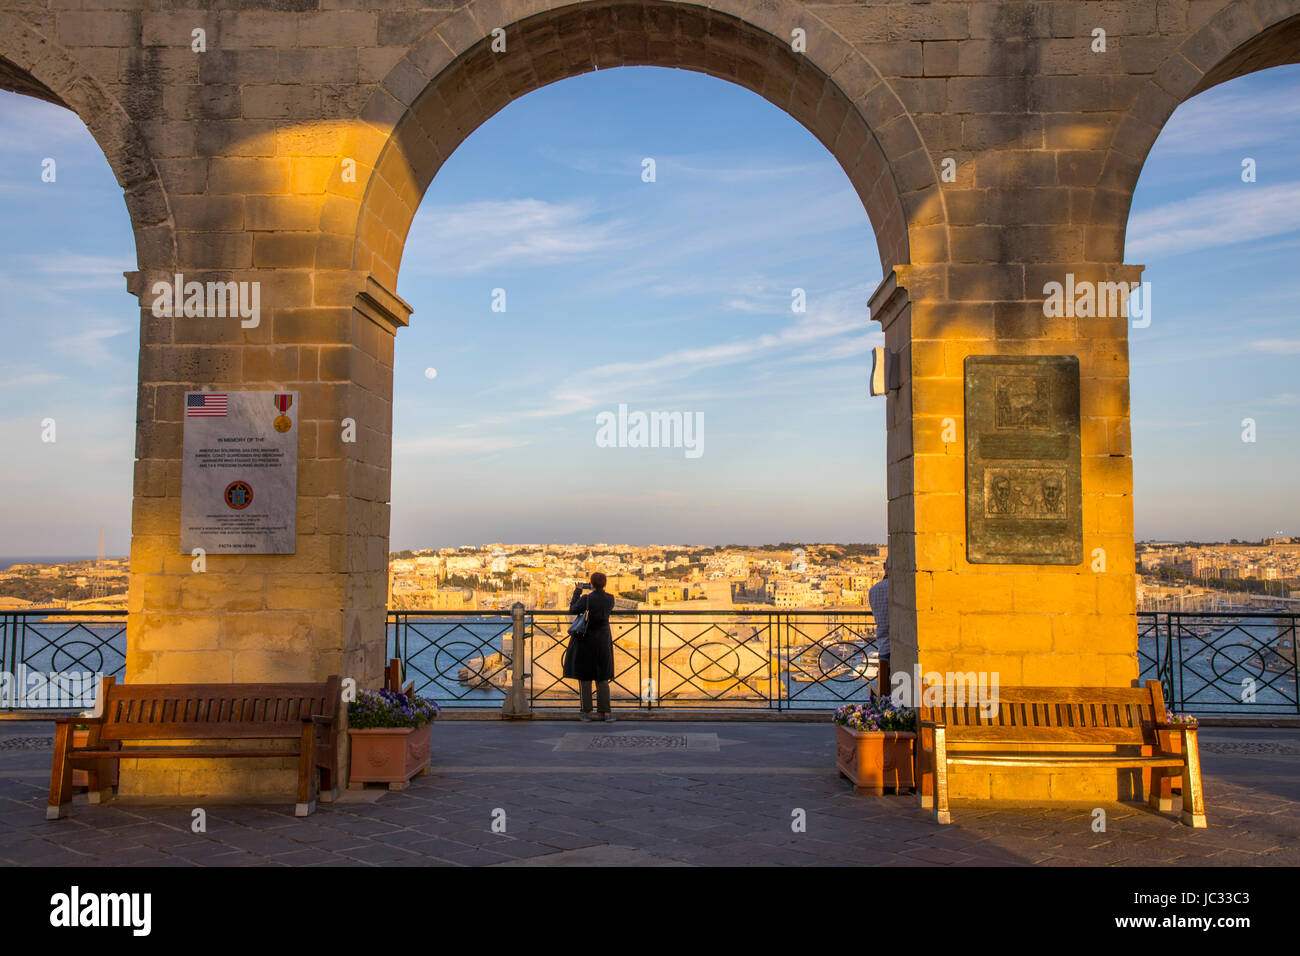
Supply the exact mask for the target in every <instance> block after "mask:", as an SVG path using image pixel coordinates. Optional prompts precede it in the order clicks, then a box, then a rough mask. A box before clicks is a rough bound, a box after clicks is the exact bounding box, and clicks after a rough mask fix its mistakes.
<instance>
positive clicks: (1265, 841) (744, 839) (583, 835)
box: [0, 720, 1300, 866]
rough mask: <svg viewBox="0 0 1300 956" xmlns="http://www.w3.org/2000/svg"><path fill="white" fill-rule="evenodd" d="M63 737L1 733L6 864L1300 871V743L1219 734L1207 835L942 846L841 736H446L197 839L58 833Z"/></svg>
mask: <svg viewBox="0 0 1300 956" xmlns="http://www.w3.org/2000/svg"><path fill="white" fill-rule="evenodd" d="M50 728H51V725H49V724H37V723H30V722H19V721H0V864H4V865H47V866H48V865H54V866H60V865H62V866H96V865H104V864H109V863H112V864H122V865H144V866H152V865H164V866H193V865H199V866H240V865H248V864H254V865H257V864H264V865H276V866H281V865H282V866H291V865H295V866H337V865H361V866H376V865H385V864H397V865H420V866H445V865H453V866H460V865H503V866H552V865H621V864H634V865H653V866H682V865H744V864H756V865H766V864H793V865H808V864H823V865H824V864H832V865H872V864H883V865H890V866H895V865H917V866H936V865H938V866H944V865H954V866H969V865H984V864H995V865H1012V866H1019V865H1034V864H1040V865H1041V864H1047V865H1067V866H1075V865H1102V866H1111V865H1126V864H1142V865H1151V864H1159V865H1168V864H1175V865H1176V864H1180V863H1187V864H1213V865H1229V866H1232V865H1248V866H1254V865H1279V864H1285V865H1292V866H1294V865H1297V864H1300V817H1298V816H1297V813H1296V811H1297V808H1298V807H1300V731H1297V730H1266V729H1250V730H1244V729H1232V730H1227V729H1219V728H1203V729H1202V732H1201V743H1202V761H1203V763H1204V767H1205V776H1206V795H1207V797H1206V799H1207V805H1208V813H1209V819H1210V827H1209V828H1208V829H1205V830H1192V829H1191V828H1189V827H1184V826H1181V825H1180V824H1179V823H1177V822H1176V821H1175V820H1174V819H1173V817H1172V816H1168V815H1157V814H1154V813H1152V812H1150V811H1148V810H1146V809H1145V808H1140V807H1135V806H1126V805H1113V806H1110V807H1107V808H1106V809H1107V813H1108V817H1109V819H1108V827H1107V832H1105V833H1094V832H1093V830H1092V827H1091V822H1092V815H1091V812H1090V810H1089V809H1088V808H1075V809H1063V808H1057V809H1054V810H1024V809H1017V810H1008V809H1000V810H993V809H988V808H966V809H961V808H957V809H955V810H954V814H953V816H954V820H955V821H956V822H955V823H954V824H953V825H952V826H948V827H942V828H941V827H938V826H936V825H934V824H933V823H931V822H930V818H929V816H928V814H927V813H926V812H924V811H922V810H920V809H919V808H918V807H917V806H916V803H915V799H914V798H912V797H910V796H901V797H894V796H885V797H867V796H855V795H854V794H853V792H852V790H851V788H850V787H849V785H848V783H847V782H846V781H844V780H841V779H840V778H839V777H838V775H837V774H836V772H835V770H834V749H833V739H834V735H833V734H832V732H831V728H830V726H829V725H828V724H808V723H736V722H725V723H724V722H718V723H699V722H689V723H687V722H682V723H664V722H658V721H656V722H643V723H636V722H633V721H624V722H619V723H615V724H580V723H577V722H573V721H531V722H510V723H504V722H500V721H456V720H442V721H439V722H438V724H437V725H436V726H435V727H434V743H435V748H434V750H435V755H434V761H435V765H434V770H433V773H431V774H430V775H429V776H425V777H421V778H417V779H416V780H415V781H414V782H413V783H412V785H411V787H410V788H409V789H407V790H405V791H398V792H389V791H387V790H383V789H370V790H366V791H364V792H361V793H356V792H353V793H348V794H346V795H345V798H344V799H343V800H341V801H339V802H336V803H332V804H322V805H321V806H320V808H319V809H318V810H317V812H316V813H315V814H313V815H312V816H311V817H307V818H303V819H299V818H296V817H294V816H293V806H292V798H291V797H286V799H285V801H284V803H283V804H277V805H273V806H221V805H210V806H207V807H205V810H206V813H207V832H206V833H202V834H196V833H193V832H191V830H190V820H191V815H190V811H191V807H189V806H184V807H175V806H173V807H160V806H140V805H134V804H127V803H121V802H115V803H111V804H106V805H100V806H91V805H90V804H88V803H87V802H86V798H85V796H84V795H82V796H78V797H77V798H76V800H75V801H74V804H73V806H72V808H71V812H70V815H69V816H68V817H67V818H65V819H63V820H57V821H49V822H47V821H46V820H45V818H44V805H45V800H46V794H47V789H48V781H49V761H50V750H49V738H50V736H51V730H50ZM194 806H203V803H202V801H197V800H196V801H195V804H194ZM796 809H801V810H803V811H804V813H805V814H806V820H807V831H806V832H804V833H795V832H792V829H791V823H792V820H793V816H792V813H793V812H794V811H795V810H796ZM503 814H504V824H505V832H504V833H496V832H493V829H492V824H493V820H494V817H495V818H496V819H500V818H501V817H502V815H503Z"/></svg>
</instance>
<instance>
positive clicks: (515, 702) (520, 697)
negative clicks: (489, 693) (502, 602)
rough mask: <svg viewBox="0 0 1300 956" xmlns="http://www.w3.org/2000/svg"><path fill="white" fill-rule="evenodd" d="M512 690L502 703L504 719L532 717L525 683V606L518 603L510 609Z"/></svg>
mask: <svg viewBox="0 0 1300 956" xmlns="http://www.w3.org/2000/svg"><path fill="white" fill-rule="evenodd" d="M510 623H511V631H510V633H511V637H510V642H511V643H510V690H509V692H507V693H506V699H505V700H504V701H502V703H501V716H502V717H531V716H532V710H531V709H530V707H529V706H528V685H527V684H526V683H525V680H524V679H525V677H526V676H527V675H526V674H525V673H524V660H525V657H526V655H527V651H526V650H525V648H524V605H523V604H522V603H521V602H519V601H516V602H515V603H514V604H513V605H512V606H511V608H510Z"/></svg>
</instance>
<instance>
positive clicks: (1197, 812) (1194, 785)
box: [1183, 728, 1208, 828]
mask: <svg viewBox="0 0 1300 956" xmlns="http://www.w3.org/2000/svg"><path fill="white" fill-rule="evenodd" d="M1183 747H1184V748H1185V749H1186V751H1187V752H1186V753H1185V754H1184V755H1183V760H1184V765H1183V823H1185V824H1186V825H1187V826H1189V827H1197V828H1200V827H1204V826H1207V825H1208V824H1206V822H1205V794H1204V792H1203V791H1202V789H1201V752H1200V749H1199V748H1198V746H1197V743H1196V730H1195V729H1194V728H1189V729H1188V730H1187V731H1186V732H1185V734H1184V736H1183Z"/></svg>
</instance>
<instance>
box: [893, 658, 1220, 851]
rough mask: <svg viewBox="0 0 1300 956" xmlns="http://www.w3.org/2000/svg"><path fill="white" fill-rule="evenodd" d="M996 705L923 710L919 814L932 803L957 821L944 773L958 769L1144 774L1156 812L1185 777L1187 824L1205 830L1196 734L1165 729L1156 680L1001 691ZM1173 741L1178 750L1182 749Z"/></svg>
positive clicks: (940, 814) (1167, 805) (946, 819)
mask: <svg viewBox="0 0 1300 956" xmlns="http://www.w3.org/2000/svg"><path fill="white" fill-rule="evenodd" d="M997 705H998V706H997V712H996V713H995V714H992V715H990V716H985V709H984V708H981V706H980V705H979V703H978V702H977V701H968V702H967V703H965V704H961V705H957V706H942V707H938V706H933V707H926V706H922V707H921V708H920V714H919V716H920V731H921V732H920V735H919V739H918V741H917V743H918V751H917V756H918V763H919V764H920V768H919V769H920V775H921V787H920V791H919V792H920V794H921V795H922V806H927V805H928V801H927V799H926V797H927V796H928V795H930V794H933V805H934V817H935V820H936V821H937V822H939V823H951V822H952V816H951V813H950V810H949V807H948V771H949V769H950V768H952V767H954V766H962V767H995V768H1008V769H1011V768H1035V769H1047V770H1056V771H1063V770H1070V769H1073V768H1088V769H1094V768H1101V769H1106V768H1114V769H1116V770H1139V771H1141V773H1142V777H1141V778H1142V782H1143V786H1145V788H1146V790H1147V798H1148V800H1149V802H1150V803H1151V805H1152V806H1153V807H1155V808H1156V809H1159V810H1169V809H1171V803H1172V801H1171V799H1170V784H1171V783H1172V781H1173V779H1174V778H1177V777H1181V778H1182V791H1183V813H1182V821H1183V823H1185V824H1187V825H1188V826H1192V827H1203V826H1205V825H1206V822H1205V802H1204V795H1203V793H1202V787H1201V764H1200V755H1199V753H1198V751H1197V742H1196V728H1195V727H1188V726H1184V725H1182V724H1171V723H1169V721H1168V715H1167V714H1166V713H1165V700H1164V692H1163V690H1162V689H1161V686H1160V682H1159V681H1154V680H1151V681H1147V682H1146V684H1145V686H1143V687H1002V688H1000V689H999V691H998V700H997ZM1173 739H1178V740H1179V742H1180V743H1181V748H1180V749H1179V750H1175V749H1174V748H1173V746H1172V741H1173ZM990 745H994V746H995V747H1003V746H1005V745H1034V746H1040V747H1052V746H1056V747H1058V748H1061V749H1058V750H1045V749H1038V750H1015V749H989V747H990ZM1065 745H1069V746H1070V747H1071V748H1074V747H1085V748H1087V749H1084V750H1080V749H1065ZM1123 751H1127V752H1123Z"/></svg>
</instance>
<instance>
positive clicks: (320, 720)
mask: <svg viewBox="0 0 1300 956" xmlns="http://www.w3.org/2000/svg"><path fill="white" fill-rule="evenodd" d="M334 721H335V718H333V717H322V716H321V715H320V714H312V715H311V716H309V717H304V718H303V719H302V722H303V723H304V724H306V723H316V724H332V723H334Z"/></svg>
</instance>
